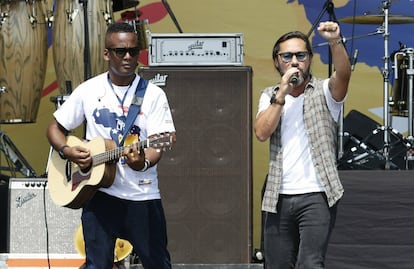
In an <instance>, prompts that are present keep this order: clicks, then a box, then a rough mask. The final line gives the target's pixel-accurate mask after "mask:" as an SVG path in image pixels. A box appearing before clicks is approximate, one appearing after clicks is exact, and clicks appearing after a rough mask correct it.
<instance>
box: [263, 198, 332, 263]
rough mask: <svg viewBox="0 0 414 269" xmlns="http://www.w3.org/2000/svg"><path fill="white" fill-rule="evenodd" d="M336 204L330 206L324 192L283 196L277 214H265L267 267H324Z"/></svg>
mask: <svg viewBox="0 0 414 269" xmlns="http://www.w3.org/2000/svg"><path fill="white" fill-rule="evenodd" d="M336 207H337V205H335V206H333V207H331V208H329V207H328V203H327V200H326V195H325V193H308V194H300V195H280V196H279V201H278V206H277V211H278V213H276V214H275V213H269V212H266V213H265V217H264V255H265V266H266V269H291V268H292V269H293V268H297V269H323V268H325V266H324V261H325V254H326V251H327V248H328V243H329V237H330V235H331V232H332V229H333V227H334V225H335V220H336V211H337V208H336ZM295 266H296V267H295Z"/></svg>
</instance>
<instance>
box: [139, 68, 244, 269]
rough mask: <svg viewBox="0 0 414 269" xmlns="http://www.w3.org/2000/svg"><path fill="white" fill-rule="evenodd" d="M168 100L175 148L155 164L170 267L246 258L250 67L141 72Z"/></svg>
mask: <svg viewBox="0 0 414 269" xmlns="http://www.w3.org/2000/svg"><path fill="white" fill-rule="evenodd" d="M140 73H141V75H142V76H143V77H144V78H145V79H149V80H151V81H152V82H153V83H156V84H157V85H159V86H160V87H161V88H163V90H164V91H165V93H166V94H167V97H168V101H169V104H170V106H171V111H172V116H173V119H174V124H175V127H176V130H177V143H176V145H174V148H173V149H172V150H171V151H167V152H165V153H164V154H163V157H162V159H161V161H160V162H159V164H158V174H159V185H160V189H161V195H162V196H163V205H164V209H165V214H166V218H167V229H168V247H169V250H170V252H171V257H172V260H173V261H174V263H183V264H243V263H249V262H250V261H251V257H252V248H251V238H252V226H251V220H252V215H251V212H252V197H251V196H252V191H251V190H252V186H251V185H252V159H251V155H252V145H251V141H252V137H251V130H252V120H251V119H252V113H251V93H252V68H251V67H248V66H240V67H225V66H223V67H146V68H141V69H140Z"/></svg>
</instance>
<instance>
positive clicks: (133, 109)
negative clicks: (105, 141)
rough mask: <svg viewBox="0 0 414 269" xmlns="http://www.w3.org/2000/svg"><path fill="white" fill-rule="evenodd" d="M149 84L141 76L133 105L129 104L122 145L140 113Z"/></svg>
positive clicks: (120, 143)
mask: <svg viewBox="0 0 414 269" xmlns="http://www.w3.org/2000/svg"><path fill="white" fill-rule="evenodd" d="M147 86H148V80H145V79H143V78H142V77H141V78H140V79H139V82H138V85H137V88H136V90H135V96H134V98H133V99H132V102H131V105H130V106H129V110H128V115H127V118H126V121H125V128H124V133H123V135H122V140H121V141H120V142H119V145H122V144H123V143H124V140H125V137H126V135H127V133H128V132H129V130H130V129H131V126H132V124H133V123H134V121H135V118H136V117H137V116H138V113H139V111H140V110H141V105H142V102H143V100H144V95H145V91H146V90H147Z"/></svg>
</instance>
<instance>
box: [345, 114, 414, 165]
mask: <svg viewBox="0 0 414 269" xmlns="http://www.w3.org/2000/svg"><path fill="white" fill-rule="evenodd" d="M343 130H344V140H343V141H344V156H343V158H342V159H341V160H339V169H342V170H352V169H355V170H373V169H385V163H386V162H385V156H384V145H385V137H384V136H385V135H387V137H388V138H387V139H388V146H389V161H390V165H391V167H390V168H389V169H392V170H402V169H405V156H406V153H407V147H406V145H405V141H404V137H403V136H402V135H401V134H399V133H398V132H397V131H396V130H394V129H392V128H390V127H386V126H382V125H381V124H379V123H378V122H376V121H374V120H373V119H371V118H370V117H368V116H366V115H364V114H362V113H361V112H359V111H356V110H351V111H350V112H349V113H348V114H347V116H346V117H345V118H344V125H343Z"/></svg>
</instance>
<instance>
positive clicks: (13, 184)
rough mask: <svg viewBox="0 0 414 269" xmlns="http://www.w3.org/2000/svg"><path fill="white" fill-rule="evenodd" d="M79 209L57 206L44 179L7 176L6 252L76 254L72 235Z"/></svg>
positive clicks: (77, 224) (78, 222)
mask: <svg viewBox="0 0 414 269" xmlns="http://www.w3.org/2000/svg"><path fill="white" fill-rule="evenodd" d="M80 214H81V210H73V209H69V208H64V207H60V206H57V205H55V204H54V203H53V201H52V200H51V199H50V196H49V191H48V188H47V180H46V179H42V178H11V179H10V182H9V222H8V251H9V253H25V254H27V253H54V254H76V253H77V252H76V249H75V246H74V236H75V232H76V229H77V227H78V226H79V224H80V222H81V220H80Z"/></svg>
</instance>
